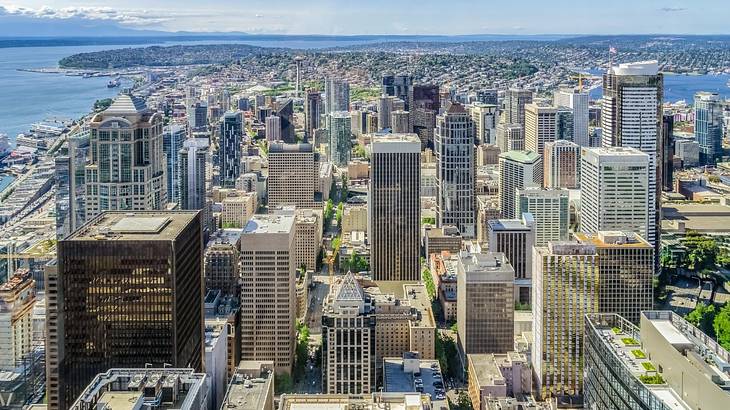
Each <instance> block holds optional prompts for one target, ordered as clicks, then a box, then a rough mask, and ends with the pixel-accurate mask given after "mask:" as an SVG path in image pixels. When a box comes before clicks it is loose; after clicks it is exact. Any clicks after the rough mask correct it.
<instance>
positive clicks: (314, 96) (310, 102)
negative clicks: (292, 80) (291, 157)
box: [304, 90, 322, 142]
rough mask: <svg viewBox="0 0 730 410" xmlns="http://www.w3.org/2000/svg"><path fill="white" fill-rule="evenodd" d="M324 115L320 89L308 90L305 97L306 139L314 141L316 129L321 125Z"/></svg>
mask: <svg viewBox="0 0 730 410" xmlns="http://www.w3.org/2000/svg"><path fill="white" fill-rule="evenodd" d="M321 116H322V93H321V92H320V91H319V90H307V95H306V97H305V99H304V141H305V142H307V141H309V140H310V139H311V140H312V142H314V130H316V129H318V128H319V127H320V121H321Z"/></svg>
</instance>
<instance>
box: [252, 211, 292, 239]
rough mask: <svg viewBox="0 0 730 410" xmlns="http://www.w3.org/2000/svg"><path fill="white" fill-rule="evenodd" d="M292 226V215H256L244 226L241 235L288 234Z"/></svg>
mask: <svg viewBox="0 0 730 410" xmlns="http://www.w3.org/2000/svg"><path fill="white" fill-rule="evenodd" d="M293 225H294V215H264V214H256V215H254V216H253V217H251V220H249V221H248V223H247V224H246V227H245V228H244V229H243V234H244V235H249V234H266V233H289V232H291V230H292V226H293Z"/></svg>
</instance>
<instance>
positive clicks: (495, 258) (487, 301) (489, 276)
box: [456, 251, 515, 363]
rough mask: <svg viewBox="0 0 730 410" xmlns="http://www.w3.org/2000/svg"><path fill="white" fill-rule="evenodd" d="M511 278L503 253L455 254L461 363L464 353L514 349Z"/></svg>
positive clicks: (511, 271)
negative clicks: (457, 258)
mask: <svg viewBox="0 0 730 410" xmlns="http://www.w3.org/2000/svg"><path fill="white" fill-rule="evenodd" d="M514 278H515V271H514V269H512V266H511V265H510V263H509V261H508V260H507V258H505V255H504V254H503V253H493V252H487V253H471V252H467V251H462V252H461V253H460V254H459V260H458V263H457V274H456V280H457V285H456V286H457V291H456V293H457V295H458V297H457V302H456V303H457V306H456V316H457V319H456V321H457V323H458V324H459V326H458V338H457V340H458V346H459V353H460V354H461V357H462V363H465V362H466V360H465V359H466V355H467V354H475V353H477V354H478V353H507V352H509V351H512V350H514V343H515V336H514V320H515V318H514V307H515V301H514V296H513V292H514V289H513V288H514Z"/></svg>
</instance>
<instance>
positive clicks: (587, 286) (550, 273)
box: [532, 242, 599, 399]
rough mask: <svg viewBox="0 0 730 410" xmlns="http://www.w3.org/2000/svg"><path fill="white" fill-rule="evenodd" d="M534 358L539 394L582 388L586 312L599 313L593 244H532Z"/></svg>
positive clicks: (577, 393) (573, 391)
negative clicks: (533, 246) (542, 245)
mask: <svg viewBox="0 0 730 410" xmlns="http://www.w3.org/2000/svg"><path fill="white" fill-rule="evenodd" d="M533 249H534V251H533V263H534V266H535V270H534V275H533V288H532V289H533V292H532V295H533V296H532V312H533V315H534V318H533V329H532V331H533V334H534V343H533V344H532V363H533V368H534V369H535V374H536V376H537V386H538V394H537V396H538V397H539V398H541V399H547V398H553V397H562V396H568V397H575V396H580V395H582V394H583V331H584V328H585V324H584V323H585V319H584V318H585V315H586V314H592V313H598V306H599V303H598V255H597V254H596V247H595V246H594V245H588V244H581V243H578V242H550V243H548V246H547V247H535V248H533Z"/></svg>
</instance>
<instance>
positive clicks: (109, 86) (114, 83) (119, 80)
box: [106, 77, 122, 88]
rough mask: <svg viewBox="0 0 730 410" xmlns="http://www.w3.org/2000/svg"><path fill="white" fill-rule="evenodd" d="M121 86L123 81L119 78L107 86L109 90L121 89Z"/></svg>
mask: <svg viewBox="0 0 730 410" xmlns="http://www.w3.org/2000/svg"><path fill="white" fill-rule="evenodd" d="M120 85H122V79H121V78H119V77H117V78H115V79H113V80H111V81H109V82H108V83H107V84H106V86H107V88H116V87H119V86H120Z"/></svg>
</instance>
